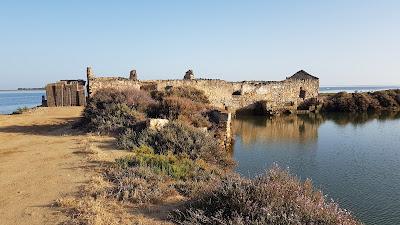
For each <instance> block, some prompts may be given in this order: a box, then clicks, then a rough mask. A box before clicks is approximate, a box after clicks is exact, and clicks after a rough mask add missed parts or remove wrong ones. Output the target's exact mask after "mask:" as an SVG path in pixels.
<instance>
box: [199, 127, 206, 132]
mask: <svg viewBox="0 0 400 225" xmlns="http://www.w3.org/2000/svg"><path fill="white" fill-rule="evenodd" d="M199 130H201V132H203V133H207V132H208V128H207V127H199Z"/></svg>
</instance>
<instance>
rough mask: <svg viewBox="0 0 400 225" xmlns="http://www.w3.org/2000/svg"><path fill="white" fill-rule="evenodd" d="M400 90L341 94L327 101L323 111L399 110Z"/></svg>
mask: <svg viewBox="0 0 400 225" xmlns="http://www.w3.org/2000/svg"><path fill="white" fill-rule="evenodd" d="M399 92H400V90H386V91H376V92H372V93H370V92H368V93H352V94H350V93H346V92H340V93H337V94H335V95H333V96H330V97H328V98H327V99H326V101H325V102H324V105H323V110H324V111H327V112H352V113H353V112H376V111H381V110H393V109H399V108H400V104H399V101H398V100H397V96H398V95H399V94H398V93H399Z"/></svg>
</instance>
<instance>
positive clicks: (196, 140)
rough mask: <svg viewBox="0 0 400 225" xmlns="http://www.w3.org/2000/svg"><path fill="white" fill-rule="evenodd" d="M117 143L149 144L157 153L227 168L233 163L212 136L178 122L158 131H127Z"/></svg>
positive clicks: (125, 146)
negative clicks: (180, 156)
mask: <svg viewBox="0 0 400 225" xmlns="http://www.w3.org/2000/svg"><path fill="white" fill-rule="evenodd" d="M117 143H118V146H120V147H124V148H125V149H133V148H137V147H139V146H141V145H147V146H150V147H152V148H153V149H154V150H155V152H156V153H157V154H167V153H168V152H172V153H173V154H176V155H182V154H185V155H188V156H189V158H190V159H192V160H195V159H199V158H200V159H203V160H205V161H207V162H209V163H214V164H218V165H222V166H224V167H227V166H231V165H232V159H230V158H229V157H228V155H227V153H226V152H225V151H224V150H223V149H221V147H220V146H219V145H218V142H217V141H216V140H215V139H214V138H213V136H212V135H210V134H207V133H206V132H203V131H201V130H200V129H198V128H194V127H192V126H189V125H186V124H184V123H180V122H177V121H175V122H170V123H168V124H166V125H165V126H164V127H163V128H162V129H160V130H159V131H153V130H149V129H146V130H143V131H140V132H138V131H134V130H128V131H126V132H125V133H124V134H122V135H121V136H119V137H118V139H117Z"/></svg>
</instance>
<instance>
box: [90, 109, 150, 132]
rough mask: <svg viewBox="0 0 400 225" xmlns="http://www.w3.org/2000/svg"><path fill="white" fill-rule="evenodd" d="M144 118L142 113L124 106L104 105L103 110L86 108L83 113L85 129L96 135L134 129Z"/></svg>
mask: <svg viewBox="0 0 400 225" xmlns="http://www.w3.org/2000/svg"><path fill="white" fill-rule="evenodd" d="M89 104H90V105H91V104H92V103H89ZM145 118H146V115H145V114H144V113H141V112H138V111H136V110H133V109H131V108H130V107H129V106H127V105H125V104H114V103H110V104H104V105H103V108H95V107H91V106H88V107H87V108H86V109H85V112H84V121H85V126H86V128H87V129H88V130H90V131H94V132H98V133H119V132H122V131H123V130H125V129H126V128H133V127H135V125H137V123H138V122H140V121H143V120H144V119H145Z"/></svg>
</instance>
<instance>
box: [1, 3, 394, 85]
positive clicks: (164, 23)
mask: <svg viewBox="0 0 400 225" xmlns="http://www.w3.org/2000/svg"><path fill="white" fill-rule="evenodd" d="M0 30H1V31H0V76H1V82H0V89H6V88H16V87H39V86H44V85H45V84H46V83H49V82H54V81H57V80H60V79H73V78H85V68H86V66H88V65H90V66H92V67H93V69H94V71H95V73H96V74H99V75H121V76H128V73H129V70H130V69H131V68H136V69H137V71H138V75H139V79H167V78H182V77H183V74H184V72H185V71H186V70H187V69H188V68H192V69H193V70H194V72H195V74H196V75H197V77H204V78H220V79H226V80H281V79H284V78H285V76H289V75H291V74H293V73H294V72H296V71H297V70H300V69H304V70H306V71H308V72H309V73H311V74H313V75H316V76H318V77H320V80H321V84H322V85H354V84H362V85H394V84H396V85H399V84H400V72H399V71H400V1H397V0H393V1H385V0H382V1H368V0H359V1H356V0H353V1H352V0H343V1H341V0H335V1H312V0H308V1H306V0H304V1H266V0H265V1H234V0H227V1H222V0H201V1H200V0H199V1H184V0H182V1H150V0H146V1H144V0H143V1H140V2H139V1H99V0H98V1H84V0H80V1H71V0H68V1H67V0H65V1H55V0H52V1H39V0H37V1H18V0H14V1H4V0H2V1H1V2H0Z"/></svg>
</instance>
